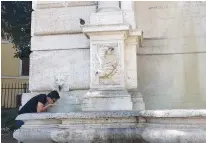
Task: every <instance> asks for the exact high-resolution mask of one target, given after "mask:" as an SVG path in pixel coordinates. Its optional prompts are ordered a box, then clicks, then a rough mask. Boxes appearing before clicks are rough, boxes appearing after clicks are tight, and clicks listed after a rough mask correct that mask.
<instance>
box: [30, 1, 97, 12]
mask: <svg viewBox="0 0 206 143" xmlns="http://www.w3.org/2000/svg"><path fill="white" fill-rule="evenodd" d="M91 5H97V2H96V1H33V2H32V9H34V10H36V9H45V8H60V7H77V6H91Z"/></svg>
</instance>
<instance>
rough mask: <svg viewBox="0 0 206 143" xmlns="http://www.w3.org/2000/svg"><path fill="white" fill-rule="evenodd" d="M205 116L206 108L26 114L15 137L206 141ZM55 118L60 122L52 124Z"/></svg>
mask: <svg viewBox="0 0 206 143" xmlns="http://www.w3.org/2000/svg"><path fill="white" fill-rule="evenodd" d="M205 118H206V110H145V111H136V112H134V111H109V112H107V111H103V112H70V113H41V114H22V115H19V116H18V117H17V120H24V121H25V122H26V124H25V125H24V126H23V127H22V128H21V129H20V130H17V131H15V133H14V137H15V138H16V139H19V140H21V141H26V142H29V141H32V140H33V141H34V140H35V138H34V137H37V136H39V138H38V139H36V141H41V142H42V141H45V142H46V141H51V140H53V141H56V142H69V141H70V142H73V143H77V142H88V143H92V142H97V141H100V142H105V143H107V142H111V141H116V142H119V141H121V142H123V143H128V142H131V141H138V142H141V143H146V142H158V143H167V142H168V143H170V142H171V143H173V142H183V143H184V142H188V143H189V142H205V141H206V131H205V130H204V128H205V121H206V120H205ZM53 120H56V124H54V122H53V124H51V125H49V124H50V123H51V121H53ZM34 124H35V125H36V126H35V128H34V126H33V125H34ZM45 128H47V129H45ZM31 129H32V130H31ZM32 133H33V134H34V136H33V137H32V136H31V135H32ZM25 134H26V135H25Z"/></svg>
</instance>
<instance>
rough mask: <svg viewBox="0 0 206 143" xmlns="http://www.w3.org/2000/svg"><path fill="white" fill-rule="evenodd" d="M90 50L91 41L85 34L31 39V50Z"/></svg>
mask: <svg viewBox="0 0 206 143" xmlns="http://www.w3.org/2000/svg"><path fill="white" fill-rule="evenodd" d="M78 48H89V40H88V39H87V38H86V36H85V35H84V34H67V35H47V36H34V37H32V38H31V50H32V51H36V50H40V51H41V50H42V51H43V50H66V49H78Z"/></svg>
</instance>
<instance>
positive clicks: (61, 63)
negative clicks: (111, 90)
mask: <svg viewBox="0 0 206 143" xmlns="http://www.w3.org/2000/svg"><path fill="white" fill-rule="evenodd" d="M89 60H90V59H89V49H74V50H58V51H34V52H33V53H32V54H31V56H30V61H31V65H30V69H31V70H30V80H29V82H30V86H29V88H30V90H31V91H50V90H54V89H55V90H58V86H61V88H62V91H69V90H70V89H88V88H89Z"/></svg>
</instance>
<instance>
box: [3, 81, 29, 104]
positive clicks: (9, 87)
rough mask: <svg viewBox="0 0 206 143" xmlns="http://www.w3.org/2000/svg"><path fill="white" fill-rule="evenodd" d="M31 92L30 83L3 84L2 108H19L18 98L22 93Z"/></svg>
mask: <svg viewBox="0 0 206 143" xmlns="http://www.w3.org/2000/svg"><path fill="white" fill-rule="evenodd" d="M28 92H29V84H28V83H2V84H1V108H17V107H18V106H19V105H18V103H17V101H18V97H17V95H20V94H22V93H28Z"/></svg>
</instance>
